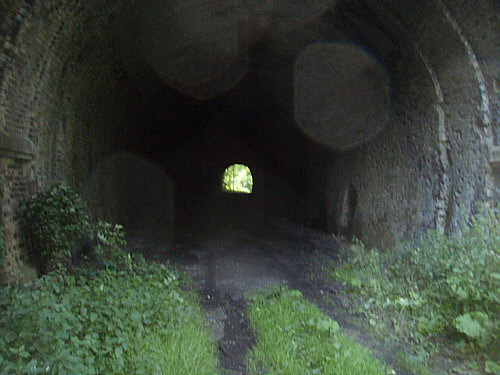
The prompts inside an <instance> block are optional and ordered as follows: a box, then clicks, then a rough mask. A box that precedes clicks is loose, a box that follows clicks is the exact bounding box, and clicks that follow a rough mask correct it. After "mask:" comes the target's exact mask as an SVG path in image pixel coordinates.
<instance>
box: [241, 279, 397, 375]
mask: <svg viewBox="0 0 500 375" xmlns="http://www.w3.org/2000/svg"><path fill="white" fill-rule="evenodd" d="M249 318H250V323H251V326H252V328H253V329H254V331H255V333H256V336H257V342H256V344H255V346H254V347H253V349H252V351H251V352H250V354H249V356H248V363H249V365H248V366H249V370H250V373H251V374H261V373H266V374H281V375H296V374H304V375H312V374H336V375H342V374H345V375H347V374H349V375H356V374H363V375H369V374H377V375H380V374H390V373H393V372H392V370H391V369H387V368H385V367H384V365H382V364H381V363H380V362H379V361H378V360H377V359H375V358H373V357H372V356H371V354H370V352H369V350H368V349H366V348H364V347H362V346H360V345H359V344H357V343H355V342H354V341H353V340H351V339H349V338H348V337H347V336H346V335H345V334H342V333H341V332H340V327H339V324H338V323H337V322H336V321H335V320H333V319H331V318H329V317H327V316H325V315H324V314H323V313H322V312H321V311H320V310H319V308H318V307H317V306H315V305H313V304H312V303H310V302H308V301H306V300H305V299H304V298H303V297H302V294H301V292H299V291H296V290H288V289H286V288H279V289H275V290H273V291H271V292H269V293H266V294H258V295H256V296H254V297H252V298H250V299H249Z"/></svg>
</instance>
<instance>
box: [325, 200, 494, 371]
mask: <svg viewBox="0 0 500 375" xmlns="http://www.w3.org/2000/svg"><path fill="white" fill-rule="evenodd" d="M341 259H342V260H341V262H340V264H339V265H337V266H334V267H333V269H332V270H331V275H332V276H333V277H334V278H336V279H338V280H340V281H342V282H344V283H345V284H346V285H348V286H349V287H350V288H351V290H353V291H355V292H357V293H359V294H360V295H361V296H362V297H363V299H364V303H363V304H362V308H364V309H365V312H366V313H367V315H368V316H370V321H372V320H373V321H375V320H377V321H379V320H381V321H384V320H385V321H386V322H385V323H386V324H380V323H379V324H374V326H375V327H378V328H379V329H381V330H382V329H383V330H386V329H387V327H390V326H392V327H394V329H393V330H394V331H395V332H396V334H397V335H400V336H406V338H407V339H408V340H410V341H412V342H413V343H417V344H424V345H431V346H432V344H431V342H432V341H433V340H434V341H435V340H437V339H440V340H441V341H443V342H444V343H445V345H454V346H455V347H459V348H461V349H463V352H471V353H475V354H476V355H477V354H479V355H480V356H482V358H483V360H482V362H483V363H484V364H485V365H484V366H486V363H488V366H489V367H490V368H493V367H494V364H498V362H500V360H499V358H498V353H500V341H499V340H500V317H499V314H498V312H499V311H500V217H499V216H498V215H495V214H494V213H493V211H492V210H490V209H487V208H484V209H483V210H482V211H481V212H480V213H479V214H477V215H475V216H473V217H472V219H471V222H470V225H469V226H468V227H467V228H465V229H464V230H463V231H462V233H461V234H460V235H457V236H455V237H447V236H444V235H442V234H439V233H436V232H429V233H428V234H427V235H426V236H425V237H424V238H422V239H421V240H420V242H419V244H414V243H403V244H400V245H398V246H396V247H395V248H393V249H391V250H387V251H384V252H382V251H379V250H377V249H371V250H367V249H366V248H365V247H364V246H363V244H362V243H360V242H359V241H355V243H354V245H352V246H351V247H350V248H349V249H347V250H345V252H344V254H343V255H342V257H341ZM379 318H380V319H379ZM387 320H389V321H388V322H387ZM431 339H432V340H431ZM446 343H448V344H446ZM493 357H495V358H493Z"/></svg>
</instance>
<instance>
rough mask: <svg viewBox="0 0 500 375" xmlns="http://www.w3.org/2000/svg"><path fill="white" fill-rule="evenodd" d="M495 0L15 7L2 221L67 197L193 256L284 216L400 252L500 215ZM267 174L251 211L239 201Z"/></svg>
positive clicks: (3, 108)
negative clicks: (67, 190) (64, 188)
mask: <svg viewBox="0 0 500 375" xmlns="http://www.w3.org/2000/svg"><path fill="white" fill-rule="evenodd" d="M499 10H500V5H499V3H498V2H497V1H495V0H461V1H452V0H421V1H403V0H357V1H354V0H306V1H297V0H287V1H285V0H252V1H250V0H242V1H240V0H217V1H206V0H190V1H180V0H161V1H155V2H152V1H140V0H135V1H133V0H123V1H114V0H86V1H83V0H2V1H1V3H0V26H1V28H0V48H1V50H0V176H1V178H2V186H3V198H2V201H1V205H0V213H1V220H2V226H3V227H4V228H5V235H6V243H7V245H8V248H9V254H10V255H9V257H10V258H9V259H10V261H11V262H14V261H15V260H16V259H18V258H19V257H21V256H22V254H23V251H25V250H24V249H25V247H26V246H25V238H24V235H23V219H22V213H21V210H20V203H21V202H22V200H23V199H24V198H25V197H27V196H30V195H32V194H34V193H36V192H39V191H43V190H44V189H47V188H48V187H49V186H51V185H52V184H53V183H55V182H58V181H67V182H69V183H70V184H71V186H73V187H74V188H75V189H77V191H78V192H79V193H81V194H82V196H83V197H84V199H85V201H86V203H87V204H88V206H89V207H90V210H91V211H92V214H93V216H95V217H99V218H104V219H106V220H109V221H114V222H121V223H123V225H124V226H125V228H126V230H127V233H129V234H130V235H135V236H150V237H152V238H156V239H162V240H164V241H165V242H170V243H173V242H176V241H181V240H182V239H184V238H186V237H189V236H203V235H210V233H211V232H213V231H220V230H221V229H223V230H231V229H234V228H235V227H238V226H256V227H258V226H259V225H261V226H262V225H265V223H266V222H267V221H268V220H272V219H273V218H278V217H284V218H287V219H289V220H292V221H294V222H297V223H301V224H302V225H305V226H308V227H311V228H314V229H317V230H320V231H324V232H326V233H331V234H335V235H346V236H356V237H358V238H360V239H361V240H362V241H364V242H365V243H367V244H369V245H374V246H380V247H386V246H391V245H393V244H395V243H396V242H398V241H401V240H411V239H415V238H418V236H420V235H422V234H423V233H425V232H426V231H427V230H431V229H432V230H438V231H440V232H442V233H446V234H452V233H454V232H455V231H457V230H458V229H459V228H460V227H461V225H462V224H463V222H464V220H466V219H467V215H469V214H470V213H471V212H473V211H474V210H475V209H476V208H477V204H478V203H479V202H487V203H489V204H490V205H492V206H494V207H495V206H496V205H497V202H498V199H499V196H500V195H499V190H498V189H499V186H500V184H499V177H498V173H499V161H500V153H499V151H498V150H499V148H498V147H499V146H498V145H499V140H500V131H499V129H498V124H499V120H498V119H499V116H498V112H499V77H500V67H499V66H500V64H499V63H498V56H500V46H499V44H498V38H499V31H500V28H499V25H500V22H499V13H500V12H499ZM232 164H243V165H246V166H248V167H249V169H250V170H251V172H252V177H253V190H252V193H251V194H230V193H227V192H225V191H223V189H222V177H223V174H224V171H225V169H226V168H227V167H228V166H230V165H232Z"/></svg>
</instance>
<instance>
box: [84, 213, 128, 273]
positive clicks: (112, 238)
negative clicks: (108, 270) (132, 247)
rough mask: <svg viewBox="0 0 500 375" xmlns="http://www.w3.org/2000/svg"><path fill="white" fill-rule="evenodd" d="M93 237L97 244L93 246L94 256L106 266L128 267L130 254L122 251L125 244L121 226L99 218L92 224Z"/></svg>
mask: <svg viewBox="0 0 500 375" xmlns="http://www.w3.org/2000/svg"><path fill="white" fill-rule="evenodd" d="M93 230H94V238H95V239H96V242H97V244H96V245H95V246H94V248H93V251H94V256H95V257H97V259H100V260H101V261H102V262H103V263H104V265H105V266H106V267H110V266H114V267H118V268H130V267H131V266H132V264H131V263H130V256H129V255H128V254H127V253H125V252H124V251H123V247H124V246H125V245H126V244H127V241H126V239H125V231H124V230H123V226H122V225H119V224H114V225H113V224H110V223H108V222H106V221H103V220H99V221H98V222H97V224H96V225H94V226H93Z"/></svg>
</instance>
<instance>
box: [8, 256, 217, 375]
mask: <svg viewBox="0 0 500 375" xmlns="http://www.w3.org/2000/svg"><path fill="white" fill-rule="evenodd" d="M0 331H1V332H2V335H0V374H18V375H27V374H82V375H87V374H89V375H90V374H109V375H113V374H158V375H163V374H165V375H166V374H179V375H188V374H200V375H213V374H217V373H218V371H217V359H216V356H215V348H214V345H213V343H212V342H211V341H210V339H209V335H208V333H207V332H206V330H205V327H204V324H203V320H202V314H201V310H200V307H199V302H198V300H197V299H196V297H195V296H194V295H193V294H192V293H191V292H189V291H186V290H185V289H184V288H183V287H182V280H181V279H180V276H179V274H177V273H176V272H175V271H174V270H173V269H172V268H170V267H166V266H163V265H152V266H146V265H143V267H141V268H140V269H139V270H138V271H134V272H131V271H121V270H115V269H104V270H101V271H100V272H97V273H95V272H93V273H87V272H86V270H85V269H83V270H78V272H77V273H76V274H69V273H66V274H64V275H61V274H53V275H47V276H44V277H43V278H40V279H38V280H36V281H35V282H34V283H33V284H31V285H29V286H16V287H9V288H2V289H0Z"/></svg>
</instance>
